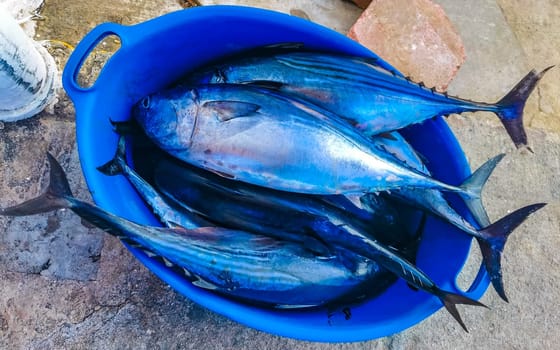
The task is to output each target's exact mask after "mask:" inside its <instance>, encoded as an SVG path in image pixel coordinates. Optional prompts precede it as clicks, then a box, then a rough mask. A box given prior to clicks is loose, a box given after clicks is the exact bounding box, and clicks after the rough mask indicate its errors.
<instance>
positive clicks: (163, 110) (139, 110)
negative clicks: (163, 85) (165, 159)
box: [132, 88, 198, 149]
mask: <svg viewBox="0 0 560 350" xmlns="http://www.w3.org/2000/svg"><path fill="white" fill-rule="evenodd" d="M197 114H198V98H197V92H196V89H184V88H181V89H173V90H169V91H165V92H162V93H156V94H152V95H148V96H145V97H144V98H142V99H141V100H140V101H138V102H137V103H136V104H135V105H134V106H133V108H132V117H133V118H134V119H136V121H138V123H139V124H140V125H141V126H142V128H143V129H144V131H145V132H146V134H147V135H148V136H149V137H150V138H151V139H152V141H155V142H156V143H157V144H159V146H161V147H162V148H164V149H171V148H184V147H188V146H189V145H190V143H191V138H192V136H193V133H194V130H195V126H196V119H197ZM162 142H164V144H162Z"/></svg>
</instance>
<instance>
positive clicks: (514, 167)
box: [0, 0, 560, 349]
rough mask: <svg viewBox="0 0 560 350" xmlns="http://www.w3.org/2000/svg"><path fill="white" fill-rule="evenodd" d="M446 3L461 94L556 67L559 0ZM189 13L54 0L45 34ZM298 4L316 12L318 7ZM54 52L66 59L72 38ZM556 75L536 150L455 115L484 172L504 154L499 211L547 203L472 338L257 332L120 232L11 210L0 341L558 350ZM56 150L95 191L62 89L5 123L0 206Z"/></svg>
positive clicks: (481, 92)
mask: <svg viewBox="0 0 560 350" xmlns="http://www.w3.org/2000/svg"><path fill="white" fill-rule="evenodd" d="M246 2H248V1H246ZM255 3H258V4H259V5H260V2H255ZM302 3H305V1H302ZM333 3H334V2H333ZM437 3H439V4H440V5H441V6H442V7H443V8H444V9H445V11H446V13H447V15H448V16H449V18H450V20H451V22H452V23H453V25H454V26H455V27H456V28H457V30H458V32H459V35H460V36H461V38H462V40H463V43H464V46H465V52H466V56H467V58H466V61H465V63H464V65H463V66H462V67H461V69H460V70H459V73H458V75H457V77H456V79H455V80H454V81H453V83H452V84H451V86H450V88H449V89H450V91H451V92H452V93H453V94H457V95H461V96H464V97H467V98H473V99H483V100H489V101H493V100H496V99H498V98H499V97H500V96H501V95H503V94H504V93H505V92H507V90H508V89H509V88H511V86H512V85H513V84H515V83H516V82H517V81H518V80H519V79H520V78H521V77H522V76H523V75H524V74H525V73H526V72H527V71H528V69H530V68H533V67H535V68H538V69H542V68H544V67H546V66H548V65H551V64H557V63H559V59H560V37H559V31H558V28H560V16H558V13H559V6H560V5H558V2H557V1H555V0H517V1H502V0H498V3H496V1H494V0H473V1H468V2H465V1H460V0H438V1H437ZM279 4H280V2H279V3H277V4H275V6H280V5H279ZM341 4H342V5H340V6H341V7H340V9H339V11H340V12H341V13H342V12H344V13H345V14H344V16H348V17H345V18H354V20H355V19H356V18H357V17H358V15H359V11H356V12H355V13H354V14H353V15H348V13H346V12H345V11H346V9H347V8H348V6H349V4H348V3H342V2H341ZM179 8H180V6H179V4H178V3H177V2H174V1H163V0H158V1H150V2H141V1H130V0H110V1H109V0H102V1H97V2H86V1H76V0H74V1H69V0H47V1H46V3H45V7H44V9H43V14H44V16H45V20H44V21H42V22H39V23H38V25H37V36H38V37H39V38H40V39H51V40H61V41H64V42H66V43H69V44H70V45H75V43H76V42H77V41H78V40H79V39H80V38H81V37H82V36H83V35H85V34H86V33H87V32H88V31H89V30H90V29H91V28H93V27H94V26H95V25H97V24H99V23H101V22H104V21H108V20H109V21H116V22H119V23H125V24H126V23H134V22H138V21H142V20H145V19H148V18H151V17H154V16H157V15H160V14H163V13H166V12H169V11H171V10H175V9H179ZM298 8H299V9H303V10H304V12H305V13H306V14H307V15H308V16H309V17H310V19H312V20H317V21H318V20H319V19H317V18H315V16H316V15H315V13H314V12H313V10H312V9H306V8H304V7H303V6H299V7H298ZM284 10H285V12H290V10H293V8H292V7H288V8H285V9H284ZM349 11H354V10H349ZM335 13H336V11H335ZM331 15H333V14H332V12H331ZM325 16H326V15H325ZM352 16H354V17H352ZM345 23H346V24H345V25H344V26H342V25H341V27H340V28H337V29H339V30H340V31H341V32H345V31H346V30H347V29H348V28H349V27H350V25H351V24H352V23H350V22H348V21H346V22H345ZM170 40H172V38H170ZM53 50H54V51H55V54H57V55H60V57H57V58H58V59H59V61H60V63H61V65H62V64H63V62H64V57H65V55H67V52H66V51H65V50H66V49H65V46H64V45H63V46H62V47H56V48H54V49H53ZM92 64H93V65H96V64H98V63H96V62H93V63H92ZM91 70H92V71H95V68H91ZM559 71H560V69H558V68H556V69H554V70H552V71H551V72H550V73H549V74H548V75H547V76H546V77H545V78H544V79H543V81H542V83H541V84H540V85H539V88H538V91H536V92H535V93H534V94H533V95H534V96H532V97H531V99H530V101H529V104H528V106H527V109H526V114H527V117H528V119H529V121H530V124H531V126H532V127H531V128H529V132H528V133H529V139H530V142H531V144H532V148H533V150H534V152H535V153H534V154H531V153H528V152H520V151H517V150H514V149H513V146H512V144H511V142H510V141H509V139H508V137H507V136H506V134H505V132H504V130H503V129H502V128H501V126H500V125H499V123H498V122H497V121H496V118H495V117H494V116H492V115H487V114H483V113H476V114H466V115H464V116H460V117H458V116H452V117H450V118H449V122H450V124H451V126H452V128H453V130H454V131H455V133H456V135H457V137H458V139H459V141H460V142H461V143H462V145H463V147H464V150H465V153H466V155H467V157H468V159H469V161H470V163H471V166H472V167H473V168H474V167H476V166H478V165H480V164H481V163H482V162H484V161H485V160H486V159H488V158H489V157H491V156H493V155H495V154H497V153H500V152H506V153H507V157H506V158H505V159H504V161H503V162H502V163H501V164H500V166H499V167H498V169H497V170H496V173H495V175H494V176H493V177H492V178H491V179H490V181H489V183H488V185H487V187H486V190H485V192H484V196H485V202H486V204H487V208H488V211H489V214H490V217H491V219H493V220H495V219H497V218H498V217H501V216H503V215H505V214H506V213H508V212H510V211H512V210H513V209H515V208H518V207H521V206H523V205H526V204H529V203H534V202H541V201H544V202H548V203H549V205H548V206H547V207H546V208H544V209H543V210H542V211H540V212H538V213H537V214H535V215H534V216H532V217H531V218H530V219H529V220H528V221H527V222H526V223H525V224H523V225H522V226H521V227H520V228H519V229H517V230H516V231H515V232H514V234H513V235H512V237H511V238H510V241H509V243H508V245H507V246H506V249H505V252H504V263H503V267H504V276H505V277H504V278H505V284H506V291H507V293H508V296H509V298H510V303H504V302H503V301H501V300H500V299H499V298H498V297H497V295H496V294H495V293H494V292H493V291H492V290H491V289H489V290H488V292H487V293H486V294H485V295H484V297H483V298H482V302H484V303H485V304H487V305H488V306H490V309H483V308H474V307H460V312H461V314H462V316H463V319H464V321H465V323H466V324H467V326H468V327H469V330H470V333H465V332H463V331H462V330H461V328H460V327H459V326H458V325H457V324H456V323H455V322H454V321H453V320H452V319H451V317H450V316H449V314H447V313H446V312H445V311H439V312H438V313H436V314H435V315H434V316H432V317H430V318H429V319H427V320H425V321H424V322H422V323H420V324H418V325H417V326H415V327H413V328H411V329H409V330H406V331H404V332H402V333H400V334H397V335H394V336H392V337H387V338H383V339H379V340H372V341H368V342H360V343H351V344H321V343H311V342H302V341H297V340H292V339H286V338H281V337H278V336H274V335H270V334H265V333H262V332H258V331H255V330H252V329H249V328H246V327H244V326H242V325H239V324H237V323H234V322H232V321H230V320H227V319H225V318H223V317H221V316H218V315H216V314H214V313H212V312H209V311H207V310H206V309H204V308H202V307H200V306H198V305H196V304H194V303H192V302H191V301H189V300H188V299H186V298H184V297H182V296H181V295H178V294H177V293H175V292H174V291H173V290H171V289H170V288H169V287H168V286H166V285H165V284H163V283H162V282H161V281H159V280H158V279H156V278H155V277H154V276H153V275H152V274H151V273H150V272H149V271H147V270H146V269H145V268H144V267H143V266H141V265H140V264H139V263H138V262H137V261H136V260H135V259H134V258H133V257H132V256H131V255H130V254H129V253H128V251H127V250H126V249H125V248H124V247H123V246H122V244H121V243H120V242H119V241H118V240H116V239H114V238H112V237H109V236H107V235H105V234H104V233H103V232H101V231H100V230H97V229H94V228H91V227H89V226H82V225H80V221H79V219H77V218H76V217H75V216H74V215H72V214H71V213H69V212H66V211H59V212H56V213H49V214H45V215H37V216H33V217H28V218H18V219H15V218H3V217H0V233H1V235H0V348H2V349H154V348H159V349H172V348H173V349H202V348H204V349H555V348H557V347H558V343H559V342H560V335H559V333H558V329H559V328H560V313H559V312H558V311H557V310H556V306H557V304H558V300H559V299H560V292H559V290H560V288H559V287H560V269H558V264H559V262H560V260H559V258H558V253H557V252H558V251H559V250H560V176H558V175H559V174H560V128H557V125H558V124H559V120H560V114H559V112H560V102H559V100H558V95H559V92H560V85H559V83H558V81H559V79H558V77H559V75H558V74H560V73H559ZM531 117H533V118H532V119H531ZM46 150H49V151H50V152H51V153H53V154H54V155H55V157H57V159H59V160H60V161H61V163H62V165H63V167H64V168H65V169H66V170H67V172H68V175H69V178H70V182H71V183H70V185H71V187H72V189H73V191H74V194H75V195H77V196H78V197H79V198H82V199H89V193H88V191H87V187H86V185H85V183H84V180H83V178H82V176H81V173H80V167H79V160H78V155H77V151H76V147H75V134H74V110H73V107H72V105H71V103H70V101H69V100H68V98H67V97H66V95H65V94H64V92H63V91H60V92H59V95H58V101H57V103H56V104H55V105H54V106H52V107H51V108H49V109H48V110H46V111H44V112H43V113H41V114H40V115H39V116H37V117H34V118H31V119H28V120H24V121H20V122H17V123H4V124H0V156H1V161H2V166H1V167H0V193H2V196H1V197H0V206H7V205H12V204H15V203H18V202H21V201H22V200H24V199H28V198H31V197H34V196H36V195H37V194H38V193H39V192H40V191H41V188H43V186H44V185H45V181H46V179H45V176H46V170H47V166H46V163H45V157H44V154H45V151H46Z"/></svg>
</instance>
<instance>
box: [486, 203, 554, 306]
mask: <svg viewBox="0 0 560 350" xmlns="http://www.w3.org/2000/svg"><path fill="white" fill-rule="evenodd" d="M545 205H546V203H537V204H532V205H528V206H526V207H523V208H521V209H517V210H516V211H514V212H513V213H511V214H509V215H506V216H504V217H503V218H501V219H500V220H498V221H496V222H495V223H493V224H492V225H490V226H488V227H486V228H484V229H482V230H480V231H479V232H480V233H481V237H477V241H478V244H479V246H480V250H481V252H482V260H483V263H484V266H485V267H486V271H487V272H488V274H489V275H490V281H491V282H492V285H493V286H494V289H495V290H496V292H497V293H498V295H499V296H500V297H501V298H502V299H503V300H504V301H506V302H507V301H508V299H507V297H506V294H505V292H504V283H503V280H502V270H501V257H502V252H503V250H504V246H505V244H506V241H507V239H508V237H509V235H510V234H511V233H512V232H513V230H515V229H516V228H517V227H518V226H519V225H521V223H523V221H525V219H527V217H528V216H529V215H531V214H532V213H534V212H536V211H537V210H539V209H541V208H542V207H544V206H545Z"/></svg>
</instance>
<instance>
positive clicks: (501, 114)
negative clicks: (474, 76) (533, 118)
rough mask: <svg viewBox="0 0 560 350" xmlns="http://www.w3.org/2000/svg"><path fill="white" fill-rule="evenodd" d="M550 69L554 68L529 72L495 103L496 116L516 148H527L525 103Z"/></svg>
mask: <svg viewBox="0 0 560 350" xmlns="http://www.w3.org/2000/svg"><path fill="white" fill-rule="evenodd" d="M552 67H554V66H550V67H548V68H546V69H544V70H543V71H542V72H540V73H537V72H536V71H535V70H532V71H530V72H529V74H527V75H526V76H525V77H524V78H523V79H521V81H520V82H519V83H517V85H515V87H514V88H513V89H511V91H510V92H509V93H508V94H507V95H506V96H504V97H503V98H502V99H501V100H500V101H498V103H496V107H498V110H497V111H496V114H497V115H498V118H500V121H501V122H502V124H503V125H504V127H505V128H506V131H507V133H508V135H509V137H510V138H511V140H512V141H513V143H514V144H515V147H517V148H520V147H522V146H527V134H526V132H525V127H524V126H523V108H524V107H525V103H526V102H527V99H528V98H529V95H530V94H531V92H532V91H533V90H534V89H535V86H537V83H538V82H539V80H540V79H541V78H542V77H543V75H544V74H545V73H546V72H547V71H548V70H549V69H551V68H552Z"/></svg>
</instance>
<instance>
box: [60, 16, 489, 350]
mask: <svg viewBox="0 0 560 350" xmlns="http://www.w3.org/2000/svg"><path fill="white" fill-rule="evenodd" d="M108 35H116V36H118V37H119V38H120V40H121V48H120V49H119V50H118V51H117V52H116V53H115V54H114V55H113V56H112V57H111V58H110V60H109V61H108V62H107V63H106V65H105V66H104V67H103V69H102V71H101V73H100V74H99V77H98V78H97V81H96V82H95V83H94V84H93V86H91V87H89V88H87V89H86V88H82V87H81V86H79V84H78V83H77V82H76V79H77V76H78V71H79V69H80V67H81V65H82V64H83V62H84V61H85V59H86V57H87V56H88V55H89V53H90V52H91V50H93V48H94V47H95V46H96V44H97V43H98V42H99V41H100V40H102V39H103V38H104V37H106V36H108ZM282 42H301V43H304V44H305V45H306V46H307V47H309V48H314V49H321V50H328V51H337V52H342V53H347V54H353V55H360V56H369V57H375V55H374V54H373V53H372V52H371V51H369V50H367V49H366V48H364V47H363V46H361V45H359V44H357V43H356V42H354V41H352V40H350V39H348V38H346V37H345V36H343V35H341V34H338V33H336V32H334V31H332V30H329V29H327V28H324V27H321V26H319V25H316V24H313V23H311V22H309V21H306V20H303V19H300V18H296V17H292V16H288V15H284V14H280V13H276V12H271V11H266V10H260V9H253V8H246V7H235V6H208V7H198V8H193V9H188V10H183V11H179V12H175V13H171V14H168V15H165V16H162V17H159V18H156V19H153V20H150V21H148V22H145V23H141V24H138V25H134V26H121V25H117V24H113V23H105V24H102V25H99V26H98V27H96V28H94V29H93V30H92V31H91V32H90V33H89V34H87V35H86V36H85V37H84V39H83V40H82V41H81V42H80V44H79V45H78V46H77V48H76V50H75V51H74V52H73V54H72V56H71V57H70V59H69V61H68V64H67V66H66V68H65V70H64V74H63V84H64V88H65V89H66V91H67V92H68V94H69V95H70V97H71V99H72V101H73V102H74V104H75V107H76V115H77V116H76V129H77V143H78V150H79V154H80V162H81V165H82V169H83V172H84V175H85V178H86V181H87V184H88V187H89V189H90V191H91V194H92V196H93V199H94V201H95V202H96V203H97V204H98V205H99V206H101V207H102V208H104V209H106V210H108V211H110V212H112V213H114V214H116V215H120V216H123V217H125V218H128V219H130V220H133V221H135V222H138V223H140V224H145V225H158V226H159V225H160V224H159V222H158V221H157V220H156V218H155V217H154V215H153V214H152V213H151V211H150V210H149V209H148V208H147V207H146V206H145V204H144V202H143V201H142V200H141V199H140V197H139V196H138V195H137V194H136V192H135V190H134V189H133V187H132V186H131V185H130V184H129V183H128V182H127V181H126V180H125V179H124V178H123V177H108V176H105V175H103V174H101V173H100V172H99V171H97V169H96V167H98V166H99V165H101V164H104V163H105V162H107V160H109V159H111V158H112V157H113V155H114V152H115V149H116V147H117V141H118V135H117V134H116V133H114V132H113V128H112V125H111V120H114V121H124V120H127V119H129V117H130V115H129V114H130V109H131V107H132V105H133V104H134V103H135V102H136V101H138V100H139V99H140V98H142V97H143V96H144V95H147V94H150V93H153V92H155V91H158V90H160V89H162V88H165V87H166V86H168V85H170V84H171V83H173V82H174V81H176V80H177V79H179V78H180V77H181V76H183V75H185V74H186V73H187V72H189V71H191V70H193V69H195V68H196V67H199V66H201V65H203V64H204V63H206V62H209V61H212V60H215V59H217V58H220V57H222V56H225V55H228V54H231V53H234V52H238V51H241V50H244V49H248V48H253V47H257V46H263V45H271V44H276V43H282ZM387 66H388V67H389V65H387ZM405 136H406V137H407V139H408V140H409V142H411V144H412V145H413V146H414V147H415V148H416V149H418V150H419V151H420V152H422V153H423V154H424V155H425V156H426V158H427V160H428V164H429V168H430V170H431V171H432V174H433V175H434V177H436V178H438V179H440V180H442V181H445V182H448V183H452V184H459V183H461V182H462V180H463V179H464V178H466V177H467V176H468V175H469V174H470V171H469V167H468V164H467V161H466V159H465V156H464V154H463V152H462V150H461V148H460V146H459V144H458V142H457V140H456V139H455V137H454V136H453V134H452V133H451V131H450V130H449V128H448V127H447V124H445V122H444V121H443V119H441V118H438V119H435V120H429V121H427V122H425V123H423V124H421V125H416V126H413V127H410V128H408V129H407V130H406V131H405ZM452 205H453V206H454V207H455V208H456V209H457V210H458V212H459V213H460V214H462V215H464V216H465V217H467V218H470V216H469V215H468V211H467V210H466V209H465V207H464V206H463V205H462V203H461V202H460V201H457V200H456V201H452ZM470 243H471V238H470V237H468V236H467V235H465V234H463V233H461V232H460V231H458V230H457V229H455V228H453V227H451V226H450V225H448V224H445V223H443V222H442V221H440V220H435V219H431V218H430V219H428V220H427V223H426V226H425V230H424V233H423V240H422V243H421V246H420V249H419V252H418V257H417V265H418V267H420V268H421V269H422V270H423V271H424V272H426V273H427V274H428V275H429V276H430V277H431V278H432V279H433V280H434V281H435V282H436V283H437V284H438V285H439V286H440V287H441V288H443V289H446V290H449V291H454V292H459V293H460V292H461V291H460V290H459V288H458V287H457V284H456V277H457V275H458V274H459V272H460V271H461V269H462V267H463V264H464V263H465V261H466V258H467V255H468V252H469V248H470ZM129 249H130V250H131V251H132V253H133V254H134V255H135V256H136V257H137V258H138V259H139V260H140V261H141V262H142V263H143V264H144V265H146V267H148V268H149V269H150V270H151V271H152V272H154V273H155V274H156V275H157V276H158V277H159V278H161V279H162V280H163V281H165V282H166V283H168V284H169V285H170V286H172V287H173V288H174V289H175V290H177V291H178V292H179V293H181V294H183V295H185V296H186V297H188V298H189V299H191V300H193V301H194V302H196V303H198V304H200V305H202V306H205V307H207V308H208V309H210V310H213V311H215V312H217V313H220V314H222V315H224V316H226V317H228V318H230V319H233V320H235V321H238V322H240V323H243V324H245V325H247V326H250V327H253V328H256V329H259V330H262V331H265V332H269V333H273V334H277V335H281V336H287V337H292V338H297V339H304V340H312V341H327V342H347V341H361V340H370V339H375V338H379V337H383V336H388V335H391V334H393V333H396V332H399V331H401V330H404V329H406V328H408V327H411V326H413V325H415V324H417V323H419V322H420V321H422V320H423V319H425V318H426V317H428V316H430V315H432V314H433V313H434V312H436V311H437V310H438V309H440V308H441V307H442V304H441V302H440V301H439V299H438V298H436V297H435V296H432V295H430V294H428V293H425V292H422V291H413V290H412V289H410V288H409V287H408V286H407V285H406V283H404V282H403V281H401V280H399V281H398V282H396V283H395V284H393V285H392V286H391V287H390V288H389V289H387V290H386V291H385V292H384V293H383V294H381V295H380V296H378V297H376V298H374V299H371V300H367V301H365V302H363V303H361V304H360V305H358V306H356V307H353V308H352V316H351V318H350V319H346V317H345V315H344V314H343V313H340V314H339V313H334V314H331V313H330V312H329V311H330V310H328V309H327V308H316V309H313V310H273V309H264V308H258V307H255V306H251V305H247V304H243V303H240V302H236V301H232V300H229V299H227V298H225V297H222V296H219V295H216V294H213V293H212V292H209V291H207V290H203V289H200V288H198V287H196V286H193V285H192V284H191V283H190V282H188V281H186V280H184V279H183V278H182V277H181V276H179V275H177V274H175V273H174V272H173V271H171V270H170V269H168V268H166V267H165V266H164V265H162V264H160V263H159V262H157V261H155V260H152V259H150V258H149V257H147V256H146V255H145V254H143V253H142V252H140V251H138V250H136V249H133V248H129ZM488 284H489V280H488V278H487V275H486V272H485V271H484V269H481V270H480V271H479V273H478V276H477V278H476V279H475V281H474V283H473V285H472V286H471V287H470V289H469V291H467V292H466V294H467V296H469V297H471V298H474V299H478V298H480V297H481V296H482V294H483V293H484V292H485V291H486V289H487V287H488ZM449 317H451V316H449ZM450 322H453V321H452V320H451V318H450ZM467 322H468V320H467Z"/></svg>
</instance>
